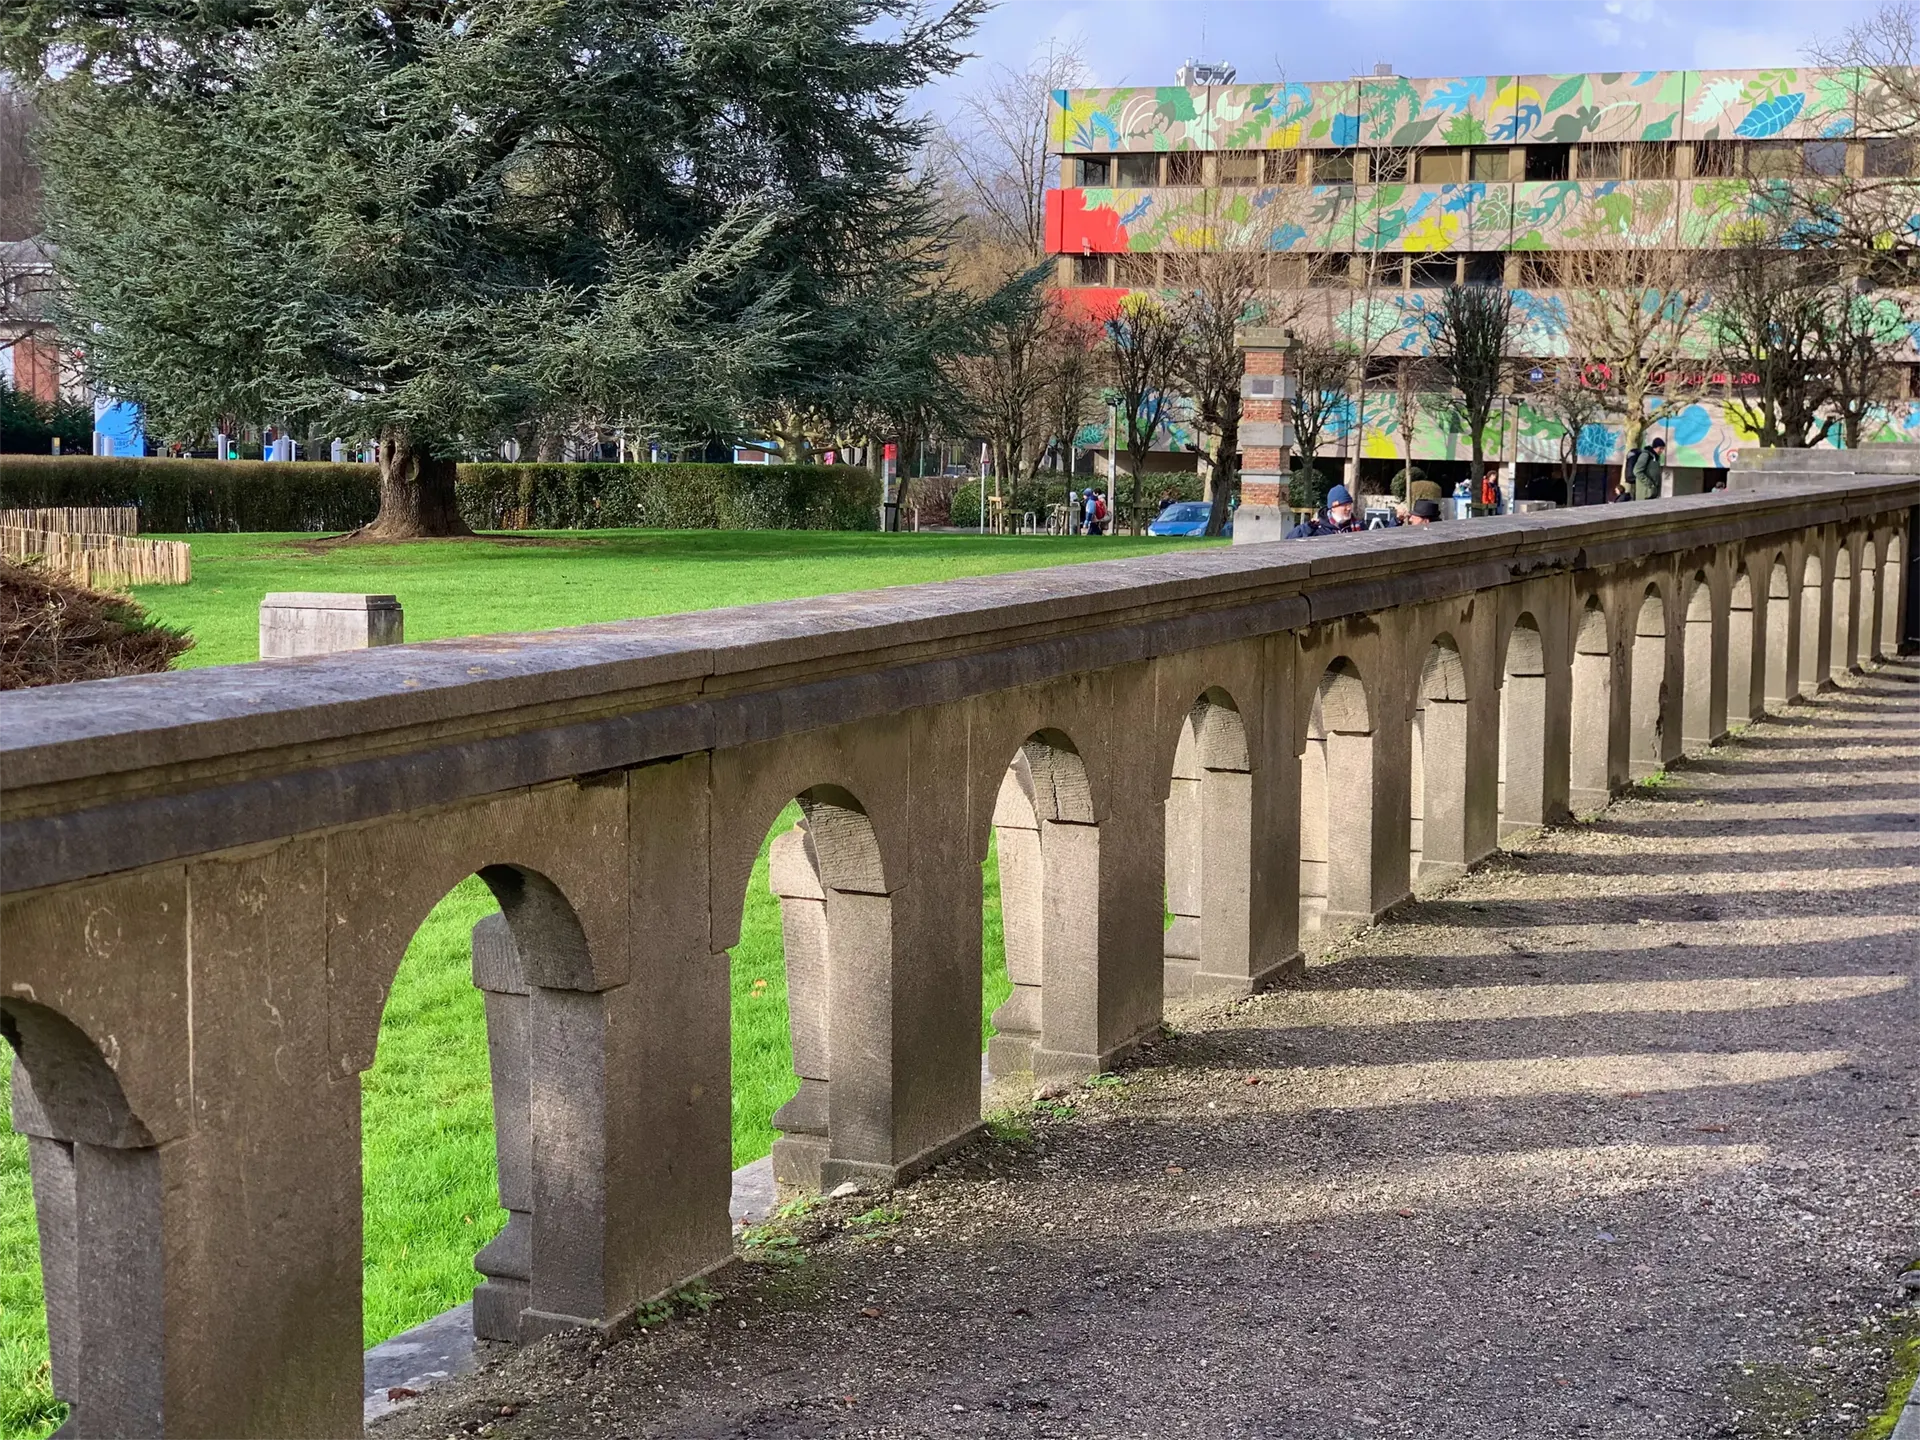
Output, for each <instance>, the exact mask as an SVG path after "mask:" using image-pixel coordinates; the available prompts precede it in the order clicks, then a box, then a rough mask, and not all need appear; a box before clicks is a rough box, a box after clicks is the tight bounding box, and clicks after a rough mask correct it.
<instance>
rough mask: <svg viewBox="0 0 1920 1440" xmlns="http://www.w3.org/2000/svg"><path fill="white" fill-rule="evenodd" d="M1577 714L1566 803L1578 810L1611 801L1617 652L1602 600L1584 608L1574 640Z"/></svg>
mask: <svg viewBox="0 0 1920 1440" xmlns="http://www.w3.org/2000/svg"><path fill="white" fill-rule="evenodd" d="M1572 679H1573V714H1572V724H1571V725H1570V726H1569V730H1568V753H1567V764H1568V799H1569V802H1570V803H1571V804H1572V806H1573V808H1574V809H1575V810H1579V811H1593V810H1599V809H1602V808H1603V807H1605V805H1606V803H1607V801H1608V800H1609V799H1611V798H1612V796H1613V766H1612V750H1613V652H1612V646H1611V644H1610V643H1609V639H1608V634H1607V613H1606V610H1605V608H1604V607H1603V606H1602V605H1601V603H1600V597H1599V596H1598V595H1589V596H1588V597H1587V600H1586V604H1585V605H1584V606H1583V607H1582V608H1581V611H1580V619H1579V623H1578V625H1577V627H1576V628H1575V630H1574V638H1573V677H1572Z"/></svg>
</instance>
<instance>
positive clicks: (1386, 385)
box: [1361, 355, 1401, 390]
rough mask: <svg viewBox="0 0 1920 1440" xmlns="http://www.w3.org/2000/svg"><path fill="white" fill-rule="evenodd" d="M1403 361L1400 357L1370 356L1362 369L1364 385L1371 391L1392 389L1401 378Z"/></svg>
mask: <svg viewBox="0 0 1920 1440" xmlns="http://www.w3.org/2000/svg"><path fill="white" fill-rule="evenodd" d="M1400 365H1401V360H1400V357H1399V356H1398V355H1369V356H1368V357H1367V363H1366V365H1365V366H1364V367H1363V369H1362V372H1361V373H1362V377H1363V379H1362V383H1363V384H1364V385H1365V386H1366V388H1367V389H1369V390H1383V389H1390V388H1392V386H1393V384H1394V382H1396V381H1397V380H1399V378H1400Z"/></svg>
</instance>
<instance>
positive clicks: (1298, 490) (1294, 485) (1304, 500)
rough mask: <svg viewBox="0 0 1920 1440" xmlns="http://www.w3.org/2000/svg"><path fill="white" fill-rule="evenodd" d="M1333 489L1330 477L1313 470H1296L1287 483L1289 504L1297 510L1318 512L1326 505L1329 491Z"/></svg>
mask: <svg viewBox="0 0 1920 1440" xmlns="http://www.w3.org/2000/svg"><path fill="white" fill-rule="evenodd" d="M1332 488H1333V480H1332V478H1331V477H1330V476H1326V475H1322V474H1321V473H1320V472H1319V471H1318V470H1314V469H1311V468H1309V469H1304V470H1296V471H1294V472H1293V475H1292V478H1290V479H1289V480H1288V481H1287V503H1288V504H1289V505H1291V506H1293V508H1294V509H1296V510H1318V509H1319V508H1320V507H1321V506H1322V505H1324V504H1325V503H1326V499H1327V491H1329V490H1331V489H1332Z"/></svg>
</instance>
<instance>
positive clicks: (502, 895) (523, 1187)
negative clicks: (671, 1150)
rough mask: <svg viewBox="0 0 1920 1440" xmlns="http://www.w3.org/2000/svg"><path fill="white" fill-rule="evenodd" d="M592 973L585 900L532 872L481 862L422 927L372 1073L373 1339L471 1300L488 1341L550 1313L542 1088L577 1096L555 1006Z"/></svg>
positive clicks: (367, 1317)
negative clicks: (565, 1070)
mask: <svg viewBox="0 0 1920 1440" xmlns="http://www.w3.org/2000/svg"><path fill="white" fill-rule="evenodd" d="M592 973H593V967H592V963H591V960H590V957H589V955H588V949H587V940H586V935H585V932H584V931H583V930H582V928H581V925H580V921H579V917H578V916H577V915H576V914H575V912H574V909H573V906H572V904H571V903H570V902H569V901H568V900H567V898H566V896H565V895H564V894H563V893H562V892H561V890H560V888H559V887H558V886H557V885H556V884H555V883H554V882H553V881H552V880H551V879H549V878H548V877H547V876H546V875H543V874H541V873H540V872H539V871H537V870H533V869H530V868H527V867H525V866H519V865H512V864H494V865H486V866H483V867H481V868H480V869H479V870H477V871H475V872H474V873H472V874H471V875H469V876H468V877H467V878H465V879H464V880H461V881H460V882H459V883H457V884H455V885H454V886H453V887H452V888H451V889H450V890H448V891H447V892H446V893H445V895H443V896H442V898H441V899H440V901H439V902H438V903H437V904H435V905H434V906H433V908H432V909H431V910H430V911H429V912H428V914H427V915H426V916H425V917H424V918H423V919H422V920H421V922H420V924H419V925H418V927H416V928H415V930H414V932H413V934H412V936H411V938H410V939H409V940H408V943H407V947H406V951H405V954H404V955H403V957H402V958H401V961H400V964H399V966H398V968H397V969H396V970H395V971H394V975H393V982H392V986H391V988H390V989H389V991H388V993H387V997H386V1003H385V1005H384V1006H383V1007H382V1009H381V1012H380V1026H379V1035H378V1039H377V1040H376V1042H375V1047H374V1054H373V1063H372V1064H371V1065H370V1066H369V1067H368V1068H367V1069H366V1070H365V1071H364V1072H362V1074H361V1076H360V1103H361V1126H360V1133H361V1186H362V1191H363V1200H362V1211H363V1216H364V1221H363V1229H362V1241H361V1244H362V1250H363V1254H364V1272H365V1279H364V1282H363V1285H362V1301H361V1303H362V1307H363V1324H364V1330H365V1336H366V1339H367V1342H368V1343H369V1344H372V1343H375V1342H377V1341H379V1340H383V1339H386V1338H388V1337H389V1336H392V1335H395V1334H398V1333H399V1332H400V1331H402V1330H406V1329H408V1328H410V1327H412V1326H414V1325H417V1324H419V1323H420V1322H421V1321H423V1320H428V1319H431V1318H432V1317H433V1316H435V1315H438V1314H440V1313H442V1312H443V1311H445V1310H448V1309H450V1308H452V1307H453V1306H454V1305H457V1304H459V1303H460V1302H461V1301H462V1300H465V1299H467V1298H468V1297H469V1292H470V1293H471V1299H472V1302H473V1326H474V1333H475V1334H476V1335H478V1336H480V1337H481V1338H482V1339H488V1340H499V1341H506V1342H508V1343H517V1342H518V1341H519V1339H520V1338H521V1313H522V1312H523V1311H525V1310H527V1309H529V1308H534V1307H535V1306H536V1303H537V1302H536V1300H535V1297H534V1273H533V1257H534V1251H535V1243H534V1234H533V1232H534V1227H535V1224H536V1221H535V1216H534V1208H535V1207H534V1200H533V1197H534V1192H535V1188H536V1182H535V1170H536V1166H537V1165H538V1164H539V1163H540V1161H539V1160H538V1158H537V1157H536V1154H535V1148H536V1146H535V1139H534V1123H533V1115H534V1112H535V1109H536V1108H537V1100H536V1092H539V1093H540V1094H541V1095H542V1096H548V1095H553V1094H555V1093H556V1092H557V1091H558V1090H560V1089H562V1088H564V1087H563V1085H562V1083H561V1082H560V1081H559V1080H558V1078H557V1077H556V1076H555V1075H554V1073H553V1070H554V1067H553V1066H552V1065H551V1064H550V1063H549V1061H550V1059H551V1057H552V1055H553V1054H554V1053H555V1051H556V1050H558V1049H560V1048H563V1047H564V1045H565V1043H566V1041H565V1032H566V1031H567V1030H568V1028H569V1025H568V1020H567V1018H566V1017H565V1016H564V1015H563V1014H562V1013H561V1012H562V1011H563V1010H565V1009H566V1008H567V1006H566V1003H565V1002H564V1001H558V1002H556V1000H555V997H558V996H562V995H564V996H574V995H578V994H582V993H584V992H585V991H586V990H588V989H590V988H591V986H592ZM537 997H540V998H537ZM536 1011H537V1012H538V1013H537V1014H536ZM564 1103H565V1102H564V1101H562V1104H563V1105H564ZM538 1108H541V1109H542V1110H543V1113H548V1114H550V1115H551V1117H552V1118H553V1119H555V1120H557V1119H559V1114H558V1113H556V1112H553V1111H551V1109H550V1108H549V1107H546V1106H539V1107H538ZM423 1157H425V1158H423ZM475 1272H477V1273H478V1276H479V1283H478V1285H477V1286H475V1285H474V1279H475ZM549 1303H551V1301H550V1300H549Z"/></svg>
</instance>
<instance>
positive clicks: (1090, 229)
mask: <svg viewBox="0 0 1920 1440" xmlns="http://www.w3.org/2000/svg"><path fill="white" fill-rule="evenodd" d="M1126 248H1127V227H1126V226H1124V225H1122V224H1121V223H1120V212H1119V211H1118V210H1115V209H1114V208H1113V207H1112V206H1111V205H1101V206H1098V207H1096V208H1095V209H1092V210H1089V209H1088V208H1087V192H1086V191H1084V190H1049V191H1047V249H1048V250H1049V251H1051V252H1052V253H1053V254H1056V255H1086V254H1093V255H1113V254H1118V253H1119V252H1120V251H1123V250H1125V249H1126Z"/></svg>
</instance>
